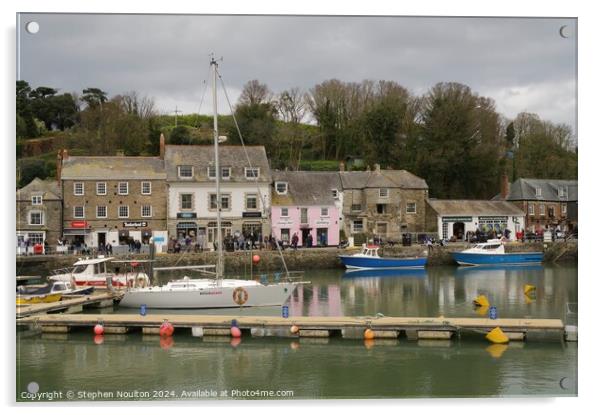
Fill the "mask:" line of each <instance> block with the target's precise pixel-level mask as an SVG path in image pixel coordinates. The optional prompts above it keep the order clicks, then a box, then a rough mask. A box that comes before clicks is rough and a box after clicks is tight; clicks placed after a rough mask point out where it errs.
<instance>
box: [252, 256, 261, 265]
mask: <svg viewBox="0 0 602 415" xmlns="http://www.w3.org/2000/svg"><path fill="white" fill-rule="evenodd" d="M260 260H261V257H260V256H259V255H253V264H255V265H257V264H259V261H260Z"/></svg>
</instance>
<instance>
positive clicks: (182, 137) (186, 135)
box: [169, 125, 193, 144]
mask: <svg viewBox="0 0 602 415" xmlns="http://www.w3.org/2000/svg"><path fill="white" fill-rule="evenodd" d="M192 141H193V139H192V134H191V130H190V127H188V126H186V125H178V126H177V127H175V128H174V129H172V130H171V133H170V134H169V143H170V144H192Z"/></svg>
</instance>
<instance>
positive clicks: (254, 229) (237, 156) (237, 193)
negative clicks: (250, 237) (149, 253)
mask: <svg viewBox="0 0 602 415" xmlns="http://www.w3.org/2000/svg"><path fill="white" fill-rule="evenodd" d="M246 149H247V152H248V156H249V159H250V162H251V164H250V165H249V162H248V160H247V156H246V155H245V152H244V149H243V147H242V146H231V145H230V146H228V145H220V147H219V158H220V160H219V163H220V170H221V171H220V172H219V174H220V195H221V200H220V201H219V206H220V208H221V220H222V235H223V236H224V237H226V236H227V235H232V234H234V233H236V232H237V231H238V232H242V233H245V234H251V233H253V234H254V235H255V236H259V235H261V236H267V235H269V234H270V232H271V228H270V223H269V215H268V213H269V209H270V205H271V203H270V196H271V188H270V186H271V182H272V178H271V173H270V166H269V163H268V158H267V156H266V152H265V148H264V147H263V146H246ZM165 168H166V173H167V182H168V186H169V191H168V193H169V195H168V198H169V202H168V205H169V208H168V228H169V235H170V237H177V238H179V239H182V238H185V237H189V238H191V239H193V240H195V242H196V243H199V244H200V245H202V247H204V248H211V247H212V246H213V242H214V240H215V237H216V236H217V222H216V220H217V206H218V202H217V200H216V189H215V177H216V174H217V172H216V171H215V155H214V147H213V146H212V145H167V146H165Z"/></svg>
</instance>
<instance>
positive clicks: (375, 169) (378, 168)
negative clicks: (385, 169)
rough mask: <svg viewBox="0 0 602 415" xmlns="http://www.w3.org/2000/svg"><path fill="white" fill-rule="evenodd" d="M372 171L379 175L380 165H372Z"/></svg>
mask: <svg viewBox="0 0 602 415" xmlns="http://www.w3.org/2000/svg"><path fill="white" fill-rule="evenodd" d="M374 171H375V172H378V173H380V164H378V163H374Z"/></svg>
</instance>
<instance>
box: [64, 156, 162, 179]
mask: <svg viewBox="0 0 602 415" xmlns="http://www.w3.org/2000/svg"><path fill="white" fill-rule="evenodd" d="M61 179H62V180H78V179H79V180H86V179H105V180H112V179H114V180H118V179H130V180H135V179H149V180H154V179H157V180H160V179H165V165H164V162H163V160H161V159H160V158H158V157H126V156H119V157H113V156H109V157H82V156H69V157H68V158H67V159H64V160H63V166H62V169H61Z"/></svg>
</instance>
